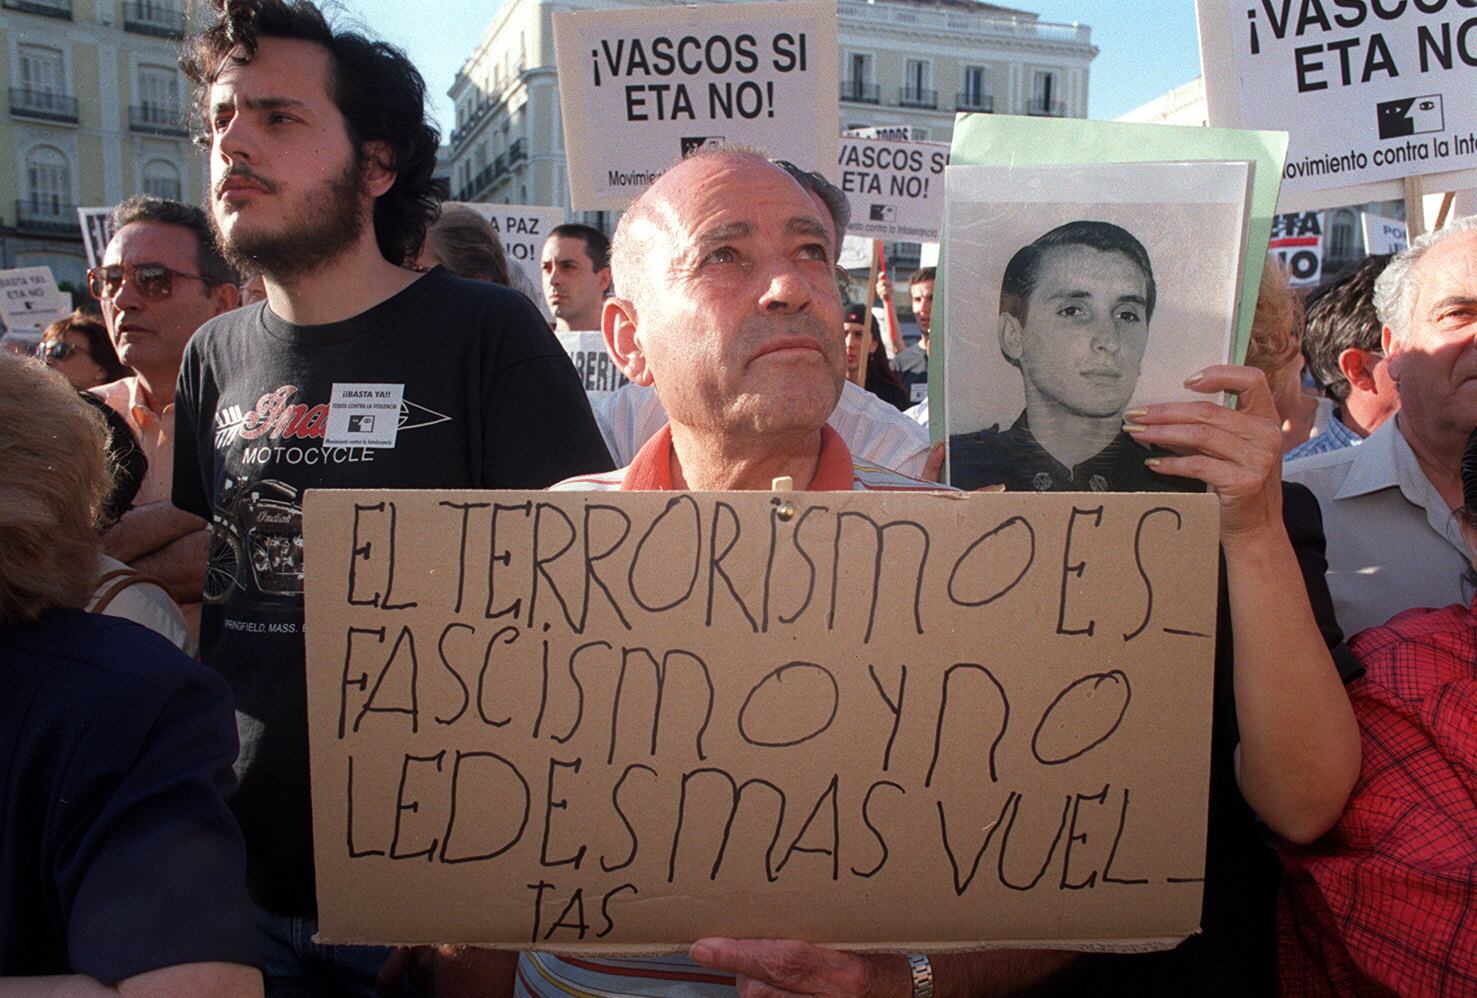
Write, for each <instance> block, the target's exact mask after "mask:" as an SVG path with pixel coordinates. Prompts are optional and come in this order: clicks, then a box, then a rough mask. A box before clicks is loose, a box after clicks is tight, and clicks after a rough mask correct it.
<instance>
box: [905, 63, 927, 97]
mask: <svg viewBox="0 0 1477 998" xmlns="http://www.w3.org/2000/svg"><path fill="white" fill-rule="evenodd" d="M903 88H904V89H905V90H906V91H907V96H908V98H909V99H911V100H913V101H920V100H927V99H928V94H929V92H930V91H931V90H933V64H932V63H931V62H929V61H928V60H927V59H909V60H908V61H907V64H906V68H905V69H904V71H903Z"/></svg>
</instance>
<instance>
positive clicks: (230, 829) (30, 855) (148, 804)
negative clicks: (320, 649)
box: [0, 355, 262, 996]
mask: <svg viewBox="0 0 1477 998" xmlns="http://www.w3.org/2000/svg"><path fill="white" fill-rule="evenodd" d="M104 436H105V434H104V429H103V423H102V419H101V418H100V417H99V416H98V415H97V413H95V412H94V411H92V410H91V409H89V408H88V407H87V406H86V405H85V404H83V403H82V402H81V401H80V400H79V399H78V398H77V396H76V395H75V394H74V393H73V392H72V390H71V389H69V388H68V387H67V386H66V385H64V384H62V383H61V381H60V379H58V378H56V377H55V376H53V375H50V374H47V373H46V372H45V371H44V370H43V369H42V368H41V366H40V365H38V364H35V363H33V362H30V361H26V360H22V359H20V358H16V357H11V356H8V355H0V772H3V773H4V774H5V791H4V793H3V795H0V813H3V815H4V819H5V820H4V821H3V822H0V993H3V994H7V995H9V994H56V995H61V994H67V995H89V994H99V995H102V994H123V995H160V994H177V995H184V994H191V995H195V994H200V995H205V994H208V995H221V996H236V995H241V996H245V995H260V994H261V993H262V985H261V975H260V973H258V971H257V970H256V966H255V965H256V963H257V961H258V952H257V946H256V939H255V934H254V931H253V925H252V913H251V904H250V901H249V899H248V898H247V896H246V891H245V888H244V885H243V878H244V873H245V858H244V854H243V849H242V845H241V833H240V832H239V831H238V830H237V828H236V823H235V822H234V821H233V820H232V818H231V813H230V811H229V810H228V809H227V807H226V804H225V801H224V800H223V799H222V797H221V787H223V786H228V785H229V783H230V780H231V762H232V760H233V759H235V757H236V731H235V725H234V722H233V719H232V715H231V701H230V696H229V694H228V692H227V690H226V684H225V683H224V682H222V681H221V679H220V677H218V676H216V675H215V674H214V673H212V672H210V671H209V670H208V669H205V668H203V667H201V666H199V665H197V664H196V663H195V662H193V661H191V660H190V659H189V658H187V657H186V656H185V655H183V654H181V653H180V652H179V651H178V650H176V649H175V648H174V647H173V646H171V645H170V644H169V642H167V641H166V640H164V639H163V638H161V637H160V636H159V635H157V634H154V633H152V632H150V631H148V630H146V629H145V628H143V627H139V626H137V625H135V624H132V623H130V622H128V621H126V620H120V619H118V618H116V617H102V616H96V615H93V614H89V613H83V612H82V611H81V608H82V607H83V606H85V605H86V604H87V601H88V599H89V597H90V595H91V594H92V592H93V587H94V585H95V582H96V572H95V566H96V562H97V558H98V557H99V556H100V555H101V554H102V542H101V541H100V540H99V537H98V533H97V519H98V513H99V508H100V506H101V504H102V500H103V497H104V495H105V494H106V493H107V491H108V489H109V487H110V483H109V475H108V466H107V457H106V453H105V451H104V449H103V441H104ZM62 975H65V976H62Z"/></svg>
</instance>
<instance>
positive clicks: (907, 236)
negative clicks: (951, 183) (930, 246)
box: [837, 136, 949, 243]
mask: <svg viewBox="0 0 1477 998" xmlns="http://www.w3.org/2000/svg"><path fill="white" fill-rule="evenodd" d="M837 163H838V166H839V168H840V170H841V189H842V190H843V191H845V192H846V197H847V199H848V200H849V201H850V202H851V224H850V225H849V226H847V231H848V232H850V233H851V234H853V235H858V236H865V237H866V238H868V239H894V240H899V241H904V242H915V243H918V242H937V241H938V239H939V230H940V229H941V228H942V227H943V224H944V167H945V166H947V165H948V163H949V146H948V143H945V142H897V141H888V140H884V139H866V138H855V137H852V136H843V137H842V139H841V151H840V155H839V157H838V160H837Z"/></svg>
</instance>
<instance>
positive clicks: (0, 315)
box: [0, 267, 72, 330]
mask: <svg viewBox="0 0 1477 998" xmlns="http://www.w3.org/2000/svg"><path fill="white" fill-rule="evenodd" d="M71 311H72V299H71V297H70V296H68V295H66V294H65V293H63V292H62V291H61V289H59V288H58V287H57V286H56V278H55V277H54V276H52V273H51V268H50V267H18V268H16V269H14V270H0V321H3V322H4V325H5V328H6V329H13V330H20V329H45V328H46V327H47V326H49V325H51V324H52V323H53V322H55V321H56V320H57V319H60V318H62V317H63V316H66V315H69V314H70V313H71Z"/></svg>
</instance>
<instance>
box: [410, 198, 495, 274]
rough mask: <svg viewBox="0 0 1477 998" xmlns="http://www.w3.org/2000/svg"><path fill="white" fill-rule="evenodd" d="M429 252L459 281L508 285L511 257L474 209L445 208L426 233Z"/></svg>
mask: <svg viewBox="0 0 1477 998" xmlns="http://www.w3.org/2000/svg"><path fill="white" fill-rule="evenodd" d="M426 248H427V249H429V250H430V251H431V253H432V254H433V255H434V256H435V257H436V259H437V260H439V261H440V263H441V266H443V267H445V268H446V269H447V270H449V271H451V272H452V273H453V274H455V275H456V276H458V277H470V278H472V279H473V280H477V281H491V282H492V283H493V284H503V285H506V284H508V283H509V281H508V257H507V254H505V253H504V252H503V244H502V241H501V240H500V239H498V237H497V231H496V230H495V229H494V228H493V227H492V224H491V223H490V222H488V221H487V219H485V218H483V217H482V216H481V215H479V214H477V212H475V211H474V210H472V209H471V208H468V207H466V206H465V205H459V204H443V205H442V206H441V214H440V215H439V216H438V217H437V219H436V221H434V222H432V223H431V227H430V228H429V229H427V230H426Z"/></svg>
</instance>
